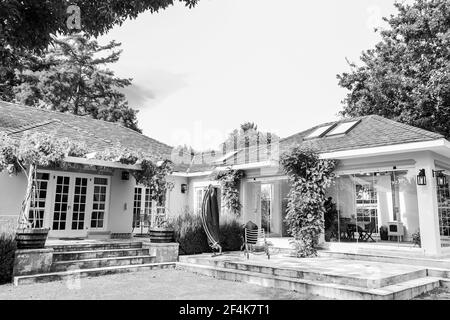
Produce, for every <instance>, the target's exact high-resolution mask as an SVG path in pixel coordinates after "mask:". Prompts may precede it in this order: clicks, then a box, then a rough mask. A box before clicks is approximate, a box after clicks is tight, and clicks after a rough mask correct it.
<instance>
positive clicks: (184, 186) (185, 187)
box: [181, 183, 188, 193]
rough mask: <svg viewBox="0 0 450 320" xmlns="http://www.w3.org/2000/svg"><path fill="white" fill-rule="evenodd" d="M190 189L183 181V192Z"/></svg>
mask: <svg viewBox="0 0 450 320" xmlns="http://www.w3.org/2000/svg"><path fill="white" fill-rule="evenodd" d="M187 189H188V186H187V184H185V183H183V184H181V193H186V192H187Z"/></svg>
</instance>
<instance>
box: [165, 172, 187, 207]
mask: <svg viewBox="0 0 450 320" xmlns="http://www.w3.org/2000/svg"><path fill="white" fill-rule="evenodd" d="M187 180H188V179H187V178H186V177H177V176H170V177H168V178H167V181H170V182H172V183H173V185H174V187H173V189H172V190H171V191H168V192H167V204H166V205H167V207H168V208H169V214H170V215H171V216H177V215H180V214H182V213H183V212H185V211H186V210H188V209H189V208H188V200H189V191H190V190H189V189H190V188H189V187H188V191H186V192H185V193H182V192H181V185H182V184H188V181H187Z"/></svg>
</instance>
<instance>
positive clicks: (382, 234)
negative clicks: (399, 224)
mask: <svg viewBox="0 0 450 320" xmlns="http://www.w3.org/2000/svg"><path fill="white" fill-rule="evenodd" d="M380 239H381V240H389V236H388V227H387V226H381V227H380Z"/></svg>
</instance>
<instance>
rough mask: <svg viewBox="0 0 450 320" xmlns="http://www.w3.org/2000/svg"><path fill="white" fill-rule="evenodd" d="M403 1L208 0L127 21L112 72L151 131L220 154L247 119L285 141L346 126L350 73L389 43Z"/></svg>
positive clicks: (117, 36) (118, 35) (113, 34)
mask: <svg viewBox="0 0 450 320" xmlns="http://www.w3.org/2000/svg"><path fill="white" fill-rule="evenodd" d="M393 4H394V1H393V0H339V1H338V0H321V1H299V0H277V1H273V0H271V1H269V0H200V1H199V3H198V5H197V6H196V7H195V8H194V9H192V10H189V9H188V8H185V7H184V6H183V5H182V4H178V3H177V4H176V5H175V6H173V7H169V8H168V9H167V10H165V11H161V12H159V13H157V14H153V15H152V14H150V13H145V14H142V15H140V16H139V17H138V19H136V20H131V21H126V22H125V23H124V24H123V25H122V26H120V27H116V28H115V29H113V30H112V31H110V32H109V33H108V34H107V35H106V36H104V37H102V38H100V43H104V42H105V41H106V40H113V39H114V40H116V41H119V42H121V43H122V49H123V54H122V57H121V59H120V61H119V62H118V63H116V64H115V65H111V66H110V68H111V69H113V70H114V71H116V73H117V75H118V76H121V77H131V78H133V87H131V88H129V89H127V91H126V93H127V97H128V99H129V101H130V105H131V106H132V107H135V108H138V109H139V110H140V112H139V116H138V117H139V125H140V127H141V128H143V130H144V134H146V135H148V136H150V137H152V138H155V139H158V140H160V141H162V142H165V143H167V144H169V145H172V146H176V145H180V144H184V143H186V144H188V145H192V146H193V147H194V148H196V149H198V150H202V149H206V148H215V147H217V145H218V144H219V143H220V142H222V141H223V140H224V139H225V136H226V134H227V133H229V132H230V131H231V130H232V129H234V128H237V127H238V126H239V125H240V124H241V123H243V122H245V121H252V122H255V123H256V124H257V125H258V128H259V129H260V130H263V131H271V132H275V133H276V134H278V135H279V136H281V137H286V136H288V135H291V134H294V133H297V132H300V131H302V130H305V129H307V128H309V127H311V126H314V125H317V124H320V123H322V122H326V121H332V120H334V119H337V118H338V116H337V113H338V112H339V111H340V110H341V109H342V104H341V101H342V99H343V98H344V95H345V90H343V89H341V88H339V87H338V85H337V79H336V74H338V73H341V72H343V71H348V67H347V63H346V61H345V58H346V57H347V58H349V59H350V60H351V61H357V60H358V58H359V56H360V53H361V52H362V51H363V50H365V49H368V48H370V47H372V46H373V45H374V44H375V43H376V42H377V41H378V40H379V36H378V35H377V34H376V33H374V31H373V29H374V27H376V26H381V25H383V22H382V19H381V17H383V16H387V15H389V14H391V13H394V12H395V9H394V5H393Z"/></svg>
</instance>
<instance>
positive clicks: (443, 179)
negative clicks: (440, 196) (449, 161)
mask: <svg viewBox="0 0 450 320" xmlns="http://www.w3.org/2000/svg"><path fill="white" fill-rule="evenodd" d="M433 177H436V182H437V185H438V186H439V187H445V186H446V185H447V176H446V175H445V174H444V170H433Z"/></svg>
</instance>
